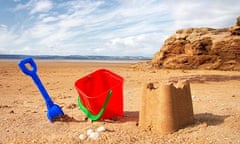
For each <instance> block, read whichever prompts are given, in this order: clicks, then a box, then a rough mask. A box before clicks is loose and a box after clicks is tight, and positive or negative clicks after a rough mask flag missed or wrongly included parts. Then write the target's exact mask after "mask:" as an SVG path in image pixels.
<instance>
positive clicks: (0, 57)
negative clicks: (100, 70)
mask: <svg viewBox="0 0 240 144" xmlns="http://www.w3.org/2000/svg"><path fill="white" fill-rule="evenodd" d="M26 57H32V58H33V59H35V60H43V61H67V62H79V61H80V62H105V63H119V62H121V63H135V62H139V61H148V60H151V58H150V57H144V56H92V55H86V56H83V55H68V56H59V55H9V54H0V61H6V60H7V61H16V60H21V59H24V58H26Z"/></svg>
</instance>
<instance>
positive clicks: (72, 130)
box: [0, 60, 240, 144]
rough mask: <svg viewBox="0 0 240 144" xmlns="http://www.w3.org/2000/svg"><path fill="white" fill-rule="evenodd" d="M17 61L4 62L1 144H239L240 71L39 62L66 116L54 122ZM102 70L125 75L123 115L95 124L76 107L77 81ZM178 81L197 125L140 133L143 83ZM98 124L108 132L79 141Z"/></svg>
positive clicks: (0, 84) (0, 73)
mask: <svg viewBox="0 0 240 144" xmlns="http://www.w3.org/2000/svg"><path fill="white" fill-rule="evenodd" d="M17 63H18V61H8V60H4V61H0V115H1V117H0V127H1V128H0V144H1V143H3V144H5V143H106V144H119V143H138V144H143V143H166V144H167V143H169V144H170V143H171V144H172V143H177V144H182V143H189V144H190V143H199V144H201V143H202V144H203V143H216V144H226V143H229V144H230V143H240V122H239V119H240V106H239V103H240V72H239V71H218V70H168V69H153V68H151V66H150V65H148V64H147V63H145V62H140V63H136V62H134V63H133V62H120V61H119V62H97V61H94V62H88V61H85V62H82V61H70V62H69V61H41V60H37V61H36V63H37V65H38V74H39V77H40V78H41V80H42V82H43V84H44V86H45V88H46V89H47V91H48V93H49V95H50V96H51V97H52V99H53V100H54V102H56V103H57V104H59V105H60V106H61V107H62V109H63V111H64V113H65V114H66V115H67V116H68V119H65V120H60V121H56V122H54V123H51V122H49V121H48V119H47V117H46V112H47V109H46V106H45V103H44V101H43V98H42V96H41V94H40V93H39V91H38V89H37V87H36V86H35V85H34V83H33V81H32V79H31V78H30V77H28V76H25V75H24V74H23V73H22V72H21V71H20V69H19V68H18V65H17ZM100 68H105V69H108V70H111V71H112V72H114V73H116V74H118V75H120V76H122V77H123V79H124V84H123V99H124V100H123V103H124V104H123V107H124V116H123V117H119V118H118V119H117V120H104V121H103V120H100V121H95V122H91V121H90V120H86V116H85V115H84V113H83V112H82V111H81V110H79V108H78V105H77V97H78V93H77V91H76V89H75V87H74V83H75V81H76V80H78V79H79V78H81V77H83V76H85V75H87V74H89V73H91V72H93V71H95V70H97V69H100ZM178 79H179V80H180V79H187V80H189V81H190V87H191V95H192V102H193V111H194V124H192V125H189V126H187V127H185V128H182V129H180V130H178V131H176V132H174V133H172V134H167V135H163V134H157V133H154V132H151V131H148V130H143V129H141V128H140V127H139V126H138V120H139V110H140V107H141V95H142V89H143V86H144V84H146V83H148V82H164V81H168V80H175V81H176V80H178ZM156 111H157V110H156ZM99 126H104V127H105V128H106V129H107V131H105V132H103V133H101V134H100V138H99V139H97V140H92V139H86V140H84V141H82V140H80V139H79V135H80V134H81V133H86V130H87V129H90V128H91V129H96V128H98V127H99Z"/></svg>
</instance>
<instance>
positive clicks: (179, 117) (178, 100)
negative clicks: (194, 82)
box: [139, 82, 194, 134]
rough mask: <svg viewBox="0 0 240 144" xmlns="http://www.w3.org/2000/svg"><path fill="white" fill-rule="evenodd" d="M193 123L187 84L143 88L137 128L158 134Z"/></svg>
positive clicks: (160, 84) (149, 85) (161, 84)
mask: <svg viewBox="0 0 240 144" xmlns="http://www.w3.org/2000/svg"><path fill="white" fill-rule="evenodd" d="M193 122H194V118H193V106H192V98H191V92H190V85H189V83H188V82H178V83H176V84H173V83H169V84H164V83H148V84H146V85H145V86H144V88H143V93H142V104H141V109H140V118H139V126H140V127H141V128H143V129H148V130H151V131H153V132H157V133H160V134H168V133H172V132H174V131H176V130H178V129H180V128H183V127H185V126H187V125H189V124H192V123H193Z"/></svg>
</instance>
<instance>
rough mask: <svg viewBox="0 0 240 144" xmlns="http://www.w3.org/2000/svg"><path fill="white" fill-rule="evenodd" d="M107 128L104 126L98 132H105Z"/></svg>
mask: <svg viewBox="0 0 240 144" xmlns="http://www.w3.org/2000/svg"><path fill="white" fill-rule="evenodd" d="M105 131H106V128H105V127H104V126H100V127H98V128H97V132H105Z"/></svg>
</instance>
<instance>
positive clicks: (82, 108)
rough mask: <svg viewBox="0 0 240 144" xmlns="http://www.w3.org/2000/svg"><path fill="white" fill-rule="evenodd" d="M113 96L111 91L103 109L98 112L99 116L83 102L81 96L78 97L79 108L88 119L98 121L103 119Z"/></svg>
mask: <svg viewBox="0 0 240 144" xmlns="http://www.w3.org/2000/svg"><path fill="white" fill-rule="evenodd" d="M111 96H112V90H109V92H108V95H107V97H106V100H105V102H104V104H103V106H102V108H101V110H100V111H99V112H98V114H96V115H94V114H92V113H91V112H90V111H89V110H88V109H87V108H86V107H85V106H84V105H83V104H82V102H81V99H80V96H79V97H78V106H79V108H80V109H81V110H82V111H83V112H84V113H85V114H86V115H87V117H88V118H90V119H91V120H92V121H96V120H98V119H100V118H101V116H102V115H103V113H104V111H105V110H106V107H107V104H108V102H109V100H110V98H111Z"/></svg>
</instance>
